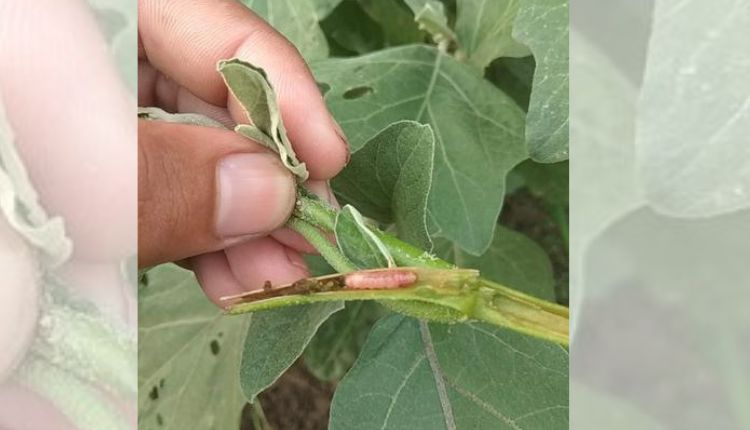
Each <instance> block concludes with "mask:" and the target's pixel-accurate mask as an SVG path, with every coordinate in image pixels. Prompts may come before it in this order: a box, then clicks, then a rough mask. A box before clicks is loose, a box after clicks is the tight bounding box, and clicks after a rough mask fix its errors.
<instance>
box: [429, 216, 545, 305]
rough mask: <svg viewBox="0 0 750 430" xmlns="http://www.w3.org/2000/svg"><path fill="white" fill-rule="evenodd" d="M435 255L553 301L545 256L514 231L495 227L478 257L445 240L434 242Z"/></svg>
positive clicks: (532, 243) (528, 240)
mask: <svg viewBox="0 0 750 430" xmlns="http://www.w3.org/2000/svg"><path fill="white" fill-rule="evenodd" d="M435 254H436V255H438V256H439V257H441V258H444V259H446V260H448V261H451V262H453V263H455V264H456V265H457V266H459V267H466V268H472V269H477V270H479V272H480V273H481V274H482V276H484V277H486V278H488V279H492V280H493V281H497V282H499V283H501V284H503V285H506V286H508V287H511V288H513V289H516V290H518V291H523V292H524V293H527V294H531V295H532V296H535V297H539V298H541V299H546V300H549V301H552V302H554V301H555V280H554V277H553V273H552V263H551V262H550V259H549V256H547V253H545V252H544V250H543V249H542V247H541V246H539V245H538V244H537V243H536V242H534V241H533V240H531V239H529V238H528V237H526V236H524V235H523V234H521V233H518V232H516V231H513V230H510V229H508V228H505V227H503V226H500V225H499V226H497V229H495V238H494V239H493V240H492V244H491V245H490V247H489V248H488V249H487V251H486V252H485V253H484V254H482V255H481V256H479V257H475V256H473V255H470V254H467V253H466V252H464V251H462V250H461V249H458V248H457V247H456V246H455V245H454V244H453V242H450V241H448V240H445V239H437V240H436V241H435Z"/></svg>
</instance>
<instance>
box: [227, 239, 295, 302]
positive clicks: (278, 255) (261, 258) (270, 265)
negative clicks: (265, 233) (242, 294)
mask: <svg viewBox="0 0 750 430" xmlns="http://www.w3.org/2000/svg"><path fill="white" fill-rule="evenodd" d="M224 254H226V256H227V261H228V262H229V267H230V268H231V269H232V273H233V274H234V276H235V278H236V279H237V280H238V281H239V282H240V283H241V284H242V286H243V287H244V288H245V290H247V291H250V290H257V289H259V288H262V287H263V285H265V283H266V282H270V283H271V284H272V285H283V284H289V283H292V282H294V281H298V280H300V279H302V278H306V277H307V276H308V271H307V265H306V264H305V261H304V260H303V259H302V257H301V256H300V255H299V253H297V252H296V251H294V250H292V249H291V248H287V247H286V246H284V245H282V244H281V243H279V242H277V241H276V240H274V239H273V238H270V237H263V238H259V239H254V240H251V241H248V242H244V243H240V244H238V245H234V246H231V247H229V248H227V249H225V250H224Z"/></svg>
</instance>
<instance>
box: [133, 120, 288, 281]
mask: <svg viewBox="0 0 750 430" xmlns="http://www.w3.org/2000/svg"><path fill="white" fill-rule="evenodd" d="M138 135H139V141H138V152H139V175H138V191H139V192H138V238H139V241H138V260H139V265H140V266H142V267H144V266H149V265H152V264H156V263H161V262H165V261H173V260H179V259H182V258H186V257H189V256H193V255H198V254H203V253H205V252H210V251H215V250H217V249H220V248H223V247H225V246H227V245H228V244H229V243H236V242H238V241H241V240H244V239H247V238H249V237H254V236H258V235H264V234H267V233H268V232H270V231H271V230H274V229H275V228H277V227H279V226H281V225H282V224H283V223H284V222H286V220H287V218H288V217H289V215H290V213H291V211H292V209H293V207H294V202H295V198H296V189H295V181H294V179H293V178H292V175H291V174H290V173H289V172H288V171H287V170H286V169H285V168H284V167H283V166H282V164H281V162H280V161H279V159H278V156H276V155H275V154H271V153H269V152H267V151H266V150H265V149H264V148H261V147H260V146H259V145H253V144H252V142H249V141H248V140H247V139H246V138H244V137H242V136H238V135H237V134H235V133H233V132H231V131H228V130H223V129H217V128H209V127H198V126H190V125H184V124H173V123H161V122H159V121H145V120H141V121H139V131H138Z"/></svg>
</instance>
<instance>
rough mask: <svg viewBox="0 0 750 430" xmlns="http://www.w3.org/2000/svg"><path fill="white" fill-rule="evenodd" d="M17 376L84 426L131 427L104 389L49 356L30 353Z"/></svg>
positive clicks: (78, 425) (92, 429)
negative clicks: (48, 357)
mask: <svg viewBox="0 0 750 430" xmlns="http://www.w3.org/2000/svg"><path fill="white" fill-rule="evenodd" d="M17 378H18V380H19V381H20V382H21V383H22V384H24V385H25V386H27V387H29V388H31V389H32V390H33V391H35V392H36V393H38V394H39V395H41V396H43V397H46V398H47V399H48V400H49V401H50V402H52V404H54V405H55V406H56V407H57V408H58V409H59V410H60V411H61V412H62V413H63V414H64V415H65V416H67V417H68V419H70V421H71V422H72V423H73V424H75V426H76V428H80V429H81V430H101V429H112V430H118V429H122V430H125V429H128V428H130V425H129V424H128V423H127V422H126V421H125V419H124V418H123V417H122V415H121V414H120V413H119V412H118V411H117V410H116V409H115V407H114V406H113V405H112V404H111V403H110V402H109V401H108V400H107V398H106V397H104V396H102V395H101V392H99V391H98V390H96V389H95V388H93V387H92V386H90V385H88V384H85V383H84V382H82V381H81V380H79V379H78V378H76V377H75V376H73V375H71V374H69V373H67V372H65V371H63V370H62V369H59V368H58V367H56V366H55V365H53V364H51V363H49V362H48V361H47V360H45V359H43V358H41V357H38V356H36V355H35V354H31V355H29V357H28V358H27V359H26V362H25V363H24V364H23V365H22V366H21V367H20V368H19V370H18V374H17Z"/></svg>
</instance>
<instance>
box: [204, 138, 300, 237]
mask: <svg viewBox="0 0 750 430" xmlns="http://www.w3.org/2000/svg"><path fill="white" fill-rule="evenodd" d="M217 176H218V194H219V198H218V210H217V219H216V230H217V233H218V234H219V235H220V236H221V237H224V238H235V237H238V236H247V235H251V234H260V233H266V232H269V231H271V230H273V229H275V228H277V227H279V226H281V225H282V224H283V223H284V222H285V221H286V219H287V218H288V217H289V214H290V213H291V211H292V208H293V206H294V200H295V190H294V180H293V179H292V176H291V174H289V172H288V171H286V169H284V167H283V166H282V165H281V163H280V162H279V160H278V157H276V156H275V155H272V154H267V153H254V154H232V155H229V156H226V157H225V158H223V159H222V160H221V161H219V165H218V174H217Z"/></svg>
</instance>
